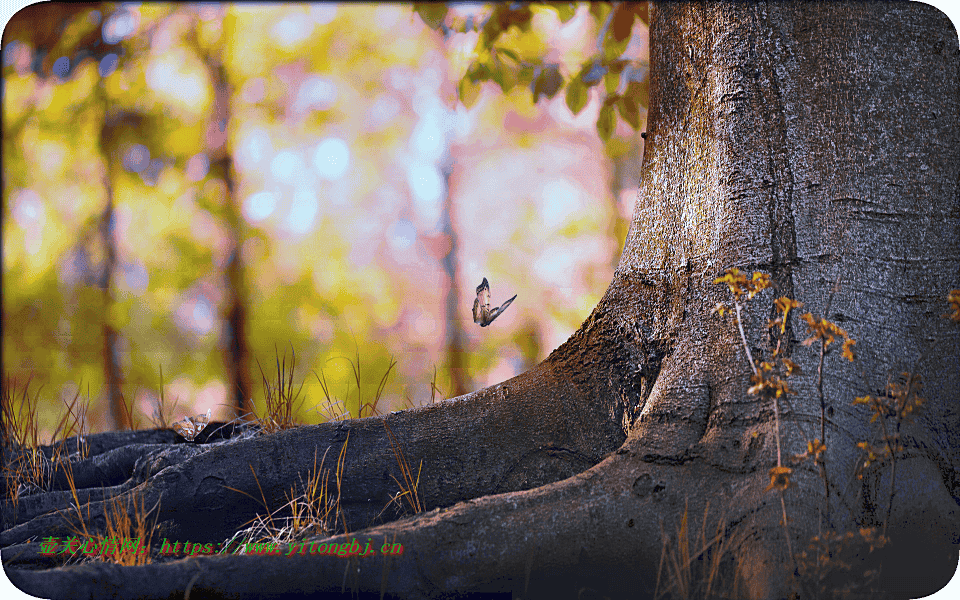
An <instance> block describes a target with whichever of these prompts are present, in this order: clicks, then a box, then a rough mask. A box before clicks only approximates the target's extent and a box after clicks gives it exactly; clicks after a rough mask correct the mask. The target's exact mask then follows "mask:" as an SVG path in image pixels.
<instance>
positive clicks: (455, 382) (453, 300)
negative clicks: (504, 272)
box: [440, 142, 473, 396]
mask: <svg viewBox="0 0 960 600" xmlns="http://www.w3.org/2000/svg"><path fill="white" fill-rule="evenodd" d="M453 151H454V150H453V149H452V148H451V147H450V144H449V142H448V143H447V150H446V152H445V153H444V158H443V162H442V164H441V166H440V168H441V170H442V173H443V194H444V195H443V211H442V214H441V216H440V221H441V223H443V226H442V231H441V232H440V235H441V237H442V238H445V239H447V240H449V244H448V246H447V248H448V249H447V252H446V253H445V254H444V255H443V259H442V261H441V262H442V264H443V272H444V273H445V274H446V276H447V282H448V285H447V293H446V297H445V298H444V303H443V306H444V323H445V326H444V331H445V335H444V341H445V344H444V346H445V348H446V354H447V364H448V365H449V369H450V381H451V386H452V388H453V389H452V390H451V393H452V394H453V395H454V396H462V395H463V394H466V393H467V385H468V381H467V380H468V377H469V376H468V374H467V367H468V366H469V365H468V364H467V361H466V360H464V358H465V357H464V344H463V323H462V321H461V319H460V315H461V314H462V311H461V307H460V302H461V301H462V299H463V298H462V294H461V293H460V287H461V286H460V269H459V268H458V266H459V264H460V257H459V256H458V254H459V250H460V244H459V239H458V236H457V228H456V226H455V224H454V222H453V214H454V206H453V191H452V190H451V189H450V181H451V178H452V175H453V169H454V168H455V165H456V161H455V160H453V159H452V158H451V157H450V152H453ZM472 301H473V300H472V299H471V302H472Z"/></svg>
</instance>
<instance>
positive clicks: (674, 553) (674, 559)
mask: <svg viewBox="0 0 960 600" xmlns="http://www.w3.org/2000/svg"><path fill="white" fill-rule="evenodd" d="M709 513H710V503H709V502H708V503H707V505H706V507H705V508H704V510H703V520H702V521H701V523H700V531H699V534H698V535H697V537H696V539H694V540H691V539H690V536H691V531H690V526H689V520H688V514H687V507H686V506H684V509H683V516H682V517H681V518H680V525H679V526H678V527H677V532H676V535H674V536H670V535H668V534H667V533H666V532H665V531H664V529H663V524H662V523H661V525H660V537H661V539H662V541H663V546H662V550H661V553H660V564H659V566H658V567H657V585H656V591H655V592H654V598H656V599H659V598H663V597H667V598H670V599H671V600H680V599H683V600H692V599H694V598H703V599H707V598H716V597H718V595H720V594H721V593H722V594H723V596H726V597H731V598H737V597H739V596H740V594H739V590H740V587H739V586H740V583H741V578H740V576H739V573H738V572H737V570H736V568H734V567H731V566H730V565H731V563H732V559H733V558H734V557H733V555H732V551H733V548H734V544H732V543H731V539H730V538H729V537H727V535H726V534H725V532H724V524H725V523H726V519H725V515H724V514H723V513H721V514H720V515H719V516H718V517H717V519H716V526H715V527H713V528H711V531H710V532H709V533H708V531H707V523H708V521H709V518H708V517H709Z"/></svg>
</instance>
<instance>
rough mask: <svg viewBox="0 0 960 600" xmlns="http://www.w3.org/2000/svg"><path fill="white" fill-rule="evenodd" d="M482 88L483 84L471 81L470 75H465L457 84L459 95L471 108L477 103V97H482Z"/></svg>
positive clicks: (462, 101)
mask: <svg viewBox="0 0 960 600" xmlns="http://www.w3.org/2000/svg"><path fill="white" fill-rule="evenodd" d="M482 89H483V84H481V83H478V82H475V81H471V80H470V78H469V77H468V76H466V75H464V76H463V79H461V80H460V83H459V84H457V95H458V97H459V98H460V102H461V103H463V105H464V106H465V107H467V108H471V107H472V106H473V105H474V104H476V103H477V98H479V97H480V91H481V90H482Z"/></svg>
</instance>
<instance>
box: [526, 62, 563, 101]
mask: <svg viewBox="0 0 960 600" xmlns="http://www.w3.org/2000/svg"><path fill="white" fill-rule="evenodd" d="M562 87H563V75H561V74H560V67H559V66H558V65H544V67H543V68H542V69H541V70H540V74H539V75H537V76H536V78H535V79H534V80H533V81H532V82H531V84H530V91H531V92H532V93H533V103H534V104H536V103H537V100H539V99H540V96H546V97H547V98H553V97H554V96H556V95H557V92H559V91H560V88H562Z"/></svg>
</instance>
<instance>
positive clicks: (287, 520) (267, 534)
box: [220, 432, 350, 554]
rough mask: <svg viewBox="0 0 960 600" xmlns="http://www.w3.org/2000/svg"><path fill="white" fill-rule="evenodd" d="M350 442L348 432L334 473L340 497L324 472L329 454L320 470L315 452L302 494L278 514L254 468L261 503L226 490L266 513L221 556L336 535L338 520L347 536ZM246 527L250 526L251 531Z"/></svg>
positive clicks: (228, 542)
mask: <svg viewBox="0 0 960 600" xmlns="http://www.w3.org/2000/svg"><path fill="white" fill-rule="evenodd" d="M349 441H350V434H349V432H348V433H347V439H346V441H344V443H343V446H341V448H340V454H339V456H338V457H337V467H336V471H335V473H334V475H335V479H336V485H337V494H336V497H334V496H333V494H332V491H331V489H330V471H329V470H328V469H324V468H323V465H324V463H325V462H326V457H327V455H326V453H324V455H323V457H322V458H321V460H320V465H319V466H318V465H317V455H316V452H314V456H313V469H312V470H311V471H310V473H309V474H308V476H307V480H306V481H305V482H304V481H303V480H301V485H300V487H301V491H300V492H299V493H298V492H297V490H296V488H291V490H290V493H289V494H288V495H287V496H286V497H287V502H286V503H285V504H284V505H283V506H280V507H279V508H277V509H275V510H270V507H269V504H268V502H267V499H266V496H265V495H264V493H263V488H261V487H260V479H259V478H258V477H257V474H256V472H254V471H253V467H252V466H251V467H250V471H251V472H252V473H253V477H254V480H255V481H256V482H257V488H258V489H259V490H260V499H259V500H257V499H256V498H254V497H253V496H251V495H250V494H248V493H247V492H245V491H243V490H238V489H234V488H231V487H227V488H226V489H229V490H231V491H234V492H238V493H240V494H243V495H245V496H247V497H249V498H252V499H253V500H255V501H257V502H260V504H261V505H262V506H263V508H264V510H265V513H264V514H262V515H257V516H256V517H255V518H254V519H251V520H250V521H248V522H247V523H246V524H245V526H244V528H241V529H240V530H239V531H237V533H236V534H234V536H233V537H232V538H230V539H229V540H226V541H225V542H224V544H223V545H222V546H221V548H222V550H221V551H220V553H221V554H244V553H245V551H246V548H247V545H248V544H257V545H262V544H264V543H267V544H282V543H288V542H293V541H296V540H299V539H303V538H304V537H306V536H316V535H322V536H326V535H332V534H334V533H335V532H336V527H337V521H338V520H339V521H340V525H341V527H342V528H343V531H344V533H346V532H347V525H346V520H345V519H344V517H343V514H342V511H341V510H340V489H341V486H342V483H343V471H344V463H345V460H346V453H347V444H348V443H349ZM246 525H249V527H247V526H246Z"/></svg>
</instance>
